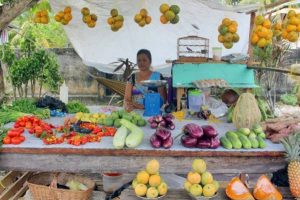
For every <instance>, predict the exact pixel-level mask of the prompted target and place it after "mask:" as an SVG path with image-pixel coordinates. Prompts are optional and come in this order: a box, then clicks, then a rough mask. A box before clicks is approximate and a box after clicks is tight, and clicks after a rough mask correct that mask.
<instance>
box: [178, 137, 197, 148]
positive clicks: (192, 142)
mask: <svg viewBox="0 0 300 200" xmlns="http://www.w3.org/2000/svg"><path fill="white" fill-rule="evenodd" d="M197 142H198V140H197V138H194V137H191V136H188V135H183V136H182V137H181V144H182V145H183V146H184V147H187V148H192V147H195V146H196V145H197Z"/></svg>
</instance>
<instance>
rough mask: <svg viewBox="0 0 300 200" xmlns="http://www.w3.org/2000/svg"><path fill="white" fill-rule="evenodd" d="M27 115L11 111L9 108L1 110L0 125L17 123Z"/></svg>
mask: <svg viewBox="0 0 300 200" xmlns="http://www.w3.org/2000/svg"><path fill="white" fill-rule="evenodd" d="M25 115H27V114H26V113H22V112H18V111H15V110H11V109H9V108H2V109H1V110H0V124H7V123H9V122H15V121H16V120H17V119H18V118H19V117H23V116H25Z"/></svg>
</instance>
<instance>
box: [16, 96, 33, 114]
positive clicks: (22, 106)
mask: <svg viewBox="0 0 300 200" xmlns="http://www.w3.org/2000/svg"><path fill="white" fill-rule="evenodd" d="M10 109H12V110H15V111H19V112H23V113H34V111H36V109H37V107H36V105H35V102H34V101H33V100H31V99H27V98H22V99H17V100H15V101H14V102H13V103H12V106H11V107H10Z"/></svg>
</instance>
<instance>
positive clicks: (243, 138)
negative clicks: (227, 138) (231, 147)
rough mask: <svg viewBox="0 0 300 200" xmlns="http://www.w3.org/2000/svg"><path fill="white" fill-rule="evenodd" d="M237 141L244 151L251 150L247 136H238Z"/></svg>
mask: <svg viewBox="0 0 300 200" xmlns="http://www.w3.org/2000/svg"><path fill="white" fill-rule="evenodd" d="M239 139H240V141H241V142H242V145H243V148H244V149H251V147H252V145H251V142H250V140H249V139H248V138H247V136H245V135H242V134H241V135H239Z"/></svg>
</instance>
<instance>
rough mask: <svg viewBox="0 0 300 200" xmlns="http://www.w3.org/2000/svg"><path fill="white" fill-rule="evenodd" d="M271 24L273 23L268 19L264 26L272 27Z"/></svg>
mask: <svg viewBox="0 0 300 200" xmlns="http://www.w3.org/2000/svg"><path fill="white" fill-rule="evenodd" d="M271 25H272V23H271V21H270V20H268V19H266V20H264V22H263V27H265V28H271Z"/></svg>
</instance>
